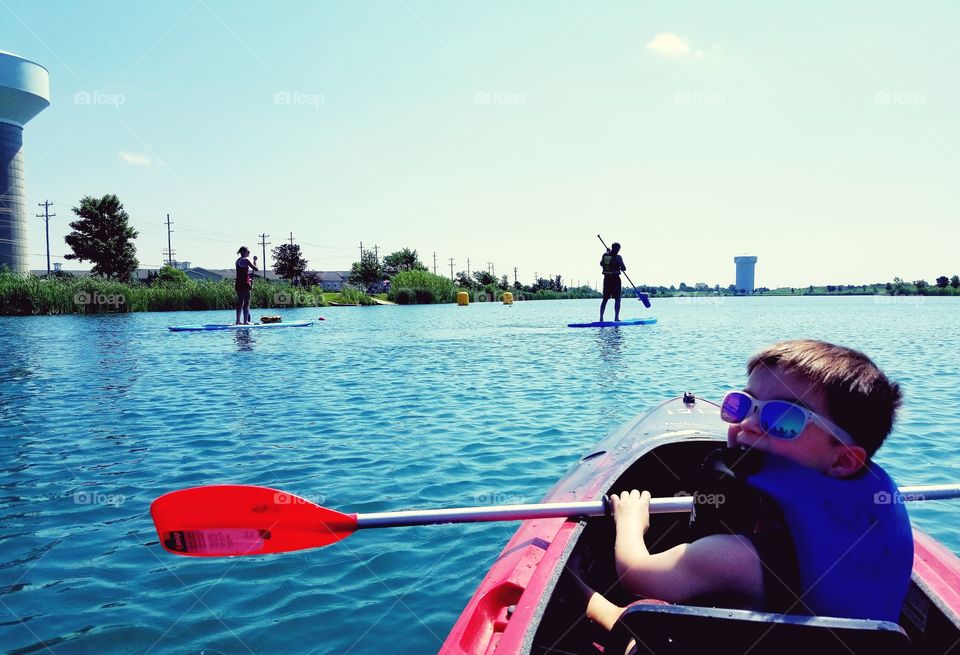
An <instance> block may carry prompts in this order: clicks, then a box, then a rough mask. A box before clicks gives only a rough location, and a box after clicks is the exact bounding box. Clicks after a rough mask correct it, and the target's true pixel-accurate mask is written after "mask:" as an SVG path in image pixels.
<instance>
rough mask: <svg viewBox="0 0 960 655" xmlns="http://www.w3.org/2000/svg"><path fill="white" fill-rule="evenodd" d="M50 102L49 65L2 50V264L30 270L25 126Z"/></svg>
mask: <svg viewBox="0 0 960 655" xmlns="http://www.w3.org/2000/svg"><path fill="white" fill-rule="evenodd" d="M49 106H50V76H49V74H48V73H47V69H46V68H44V67H43V66H41V65H40V64H36V63H34V62H32V61H28V60H26V59H24V58H22V57H18V56H17V55H14V54H11V53H9V52H4V51H2V50H0V266H4V265H6V266H8V267H9V268H10V270H12V271H14V272H17V273H26V272H28V271H29V266H28V261H27V192H26V187H25V186H24V181H23V126H24V125H26V124H27V122H28V121H29V120H30V119H31V118H33V117H34V116H36V115H37V114H39V113H40V112H41V111H43V110H44V109H46V108H47V107H49Z"/></svg>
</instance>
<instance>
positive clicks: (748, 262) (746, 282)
mask: <svg viewBox="0 0 960 655" xmlns="http://www.w3.org/2000/svg"><path fill="white" fill-rule="evenodd" d="M733 263H734V264H736V265H737V282H736V284H735V285H734V286H736V287H737V291H746V292H747V293H753V286H754V269H755V268H756V265H757V258H756V257H754V256H752V255H742V256H740V257H734V258H733Z"/></svg>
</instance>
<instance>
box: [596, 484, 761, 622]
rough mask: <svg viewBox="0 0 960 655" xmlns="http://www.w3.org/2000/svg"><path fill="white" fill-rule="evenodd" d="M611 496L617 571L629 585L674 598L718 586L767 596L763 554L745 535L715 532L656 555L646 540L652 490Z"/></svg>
mask: <svg viewBox="0 0 960 655" xmlns="http://www.w3.org/2000/svg"><path fill="white" fill-rule="evenodd" d="M611 500H612V501H613V507H614V518H615V520H616V522H617V538H616V545H615V555H616V565H617V574H618V576H619V577H620V581H621V583H622V584H623V586H624V588H626V589H627V590H628V591H630V592H632V593H635V594H639V595H643V596H648V597H651V598H659V599H660V600H665V601H667V602H671V603H682V602H685V601H688V600H690V599H693V598H696V597H698V596H703V595H707V594H712V593H717V592H723V593H725V594H733V595H738V596H744V597H746V598H750V599H753V600H756V601H760V600H761V599H762V597H763V571H762V567H761V564H760V558H759V557H758V556H757V551H756V549H754V547H753V544H752V543H750V540H749V539H747V538H746V537H743V536H737V535H710V536H708V537H704V538H703V539H698V540H697V541H695V542H693V543H690V544H680V545H678V546H675V547H673V548H671V549H670V550H667V551H664V552H662V553H657V554H655V555H651V554H650V553H649V551H648V550H647V546H646V544H645V543H644V540H643V535H644V533H645V532H646V531H647V529H648V528H649V525H650V514H649V510H650V494H649V493H648V492H646V491H645V492H643V495H642V496H641V495H640V493H639V492H637V491H634V492H632V493H630V494H626V493H624V494H621V495H620V497H619V498H618V497H616V496H613V497H611Z"/></svg>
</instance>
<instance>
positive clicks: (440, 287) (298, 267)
mask: <svg viewBox="0 0 960 655" xmlns="http://www.w3.org/2000/svg"><path fill="white" fill-rule="evenodd" d="M72 212H73V213H74V214H75V216H76V220H74V221H72V222H71V223H70V228H71V229H72V232H71V233H70V234H68V235H67V236H66V237H65V242H66V244H67V245H68V246H69V247H70V249H71V252H70V253H68V254H66V255H65V258H66V259H68V260H77V261H79V262H84V261H89V262H90V263H92V265H93V266H92V269H91V274H92V276H93V277H94V278H98V279H102V280H104V281H105V283H106V282H108V283H109V284H110V285H111V286H110V288H111V289H114V290H115V291H116V293H118V294H120V295H122V296H123V295H124V294H122V293H121V292H122V291H123V289H125V288H126V289H128V290H130V291H129V292H128V293H127V295H126V296H124V297H127V296H129V297H136V298H140V300H141V302H140V306H142V307H144V308H147V307H150V308H153V307H157V308H167V307H168V306H169V308H182V309H214V308H222V307H223V306H229V297H230V291H231V288H228V285H229V282H228V281H224V282H222V283H212V282H197V281H194V280H191V279H190V278H189V277H188V276H187V275H186V274H185V273H184V272H183V271H181V270H178V269H176V268H173V267H171V266H164V267H162V268H161V269H160V270H159V271H157V272H151V273H150V274H149V275H148V278H147V280H146V284H142V283H140V282H139V281H136V280H132V278H133V275H134V273H135V272H136V270H137V268H138V267H139V262H138V260H137V256H136V247H135V245H134V243H133V241H134V239H136V238H137V236H138V233H137V231H136V230H135V229H133V228H132V227H131V226H130V224H129V220H130V217H129V215H128V214H127V212H126V210H125V209H124V208H123V204H122V203H121V202H120V200H119V198H117V196H116V195H112V194H108V195H105V196H103V197H100V198H96V197H93V196H85V197H83V198H82V199H81V200H80V203H79V205H78V206H76V207H73V208H72ZM271 254H272V255H273V266H272V269H273V272H274V274H275V275H276V276H277V277H278V278H279V280H276V281H271V282H273V284H272V285H267V286H265V287H264V286H262V285H264V283H265V280H262V279H258V280H257V281H256V282H255V293H254V306H258V307H267V306H271V307H273V306H278V305H279V306H283V304H284V303H283V302H276V299H277V298H280V300H282V299H283V298H287V297H293V296H295V295H296V297H297V298H301V297H302V294H303V293H304V292H307V293H311V294H314V296H315V298H314V299H313V300H307V301H305V302H302V303H297V304H320V305H322V304H324V303H325V301H324V299H323V292H322V284H321V283H322V280H321V275H320V273H318V272H317V271H313V270H309V268H308V262H307V260H306V259H304V257H303V253H302V251H301V249H300V246H299V245H298V244H296V243H284V244H281V245H278V246H276V247H275V248H273V249H272V250H271ZM264 264H265V263H264ZM0 275H2V276H4V277H3V279H2V280H0V313H24V312H25V313H45V312H44V311H43V310H42V308H43V307H51V308H56V307H59V308H60V309H50V310H49V311H52V312H53V313H59V312H60V311H67V310H66V309H64V308H63V305H64V304H65V301H63V300H57V301H55V300H52V299H51V298H52V296H51V294H50V289H49V288H47V289H43V288H42V287H39V286H37V285H36V284H33V285H32V286H31V285H27V286H26V287H25V286H23V285H20V286H17V285H12V284H11V283H9V280H11V279H12V278H11V275H10V273H9V272H6V273H4V271H2V270H0ZM45 277H47V276H40V277H39V278H35V279H37V280H38V282H40V281H42V278H45ZM50 277H51V278H54V279H55V280H60V281H61V282H68V281H70V278H72V277H73V276H71V275H70V274H69V273H65V272H63V271H56V272H53V273H51V274H50ZM3 280H6V281H7V282H6V283H2V282H3ZM212 285H219V286H222V287H223V288H222V289H219V288H218V289H216V290H215V291H214V290H213V286H212ZM76 286H77V285H75V284H74V285H73V286H71V287H70V290H71V291H76V289H74V287H76ZM281 286H282V287H284V288H287V289H289V290H287V291H282V292H279V293H278V292H277V289H279V288H280V287H281ZM135 287H151V288H154V287H155V288H156V289H157V290H158V291H159V292H163V291H164V290H167V291H170V290H174V289H175V290H176V292H177V295H176V297H175V298H170V297H167V296H169V295H170V294H167V295H166V296H164V294H163V293H159V294H154V295H153V296H149V297H148V296H147V295H144V294H143V293H133V292H132V290H133V289H134V288H135ZM271 287H276V288H275V289H274V292H273V293H272V292H271V291H270V290H269V289H270V288H271ZM77 288H79V287H77ZM99 288H101V287H91V289H90V290H88V291H82V290H81V292H78V294H81V295H82V294H86V295H90V294H94V295H96V293H98V292H97V291H96V289H99ZM103 288H106V287H103ZM31 289H33V290H31ZM638 289H639V290H640V291H643V292H645V293H647V294H648V295H650V296H653V297H671V296H744V295H753V296H766V295H772V296H778V295H779V296H783V295H891V296H897V295H931V296H933V295H950V296H955V295H960V276H958V275H956V274H954V275H953V276H951V277H948V276H946V275H941V276H939V277H937V278H936V279H935V280H934V283H933V284H930V283H928V282H927V281H926V280H922V279H921V280H914V281H912V282H907V281H905V280H903V279H901V278H899V277H896V278H894V279H893V281H891V282H878V283H875V284H865V285H845V284H837V285H825V286H813V285H810V286H807V287H781V288H777V289H769V288H767V287H758V288H756V289H755V290H754V291H752V292H747V291H745V290H743V289H737V288H736V286H735V285H732V284H731V285H728V286H725V287H721V286H720V285H719V284H715V285H713V286H710V285H708V284H706V283H704V282H697V283H696V284H694V285H687V284H686V283H684V282H680V283H679V285H676V286H675V285H671V286H669V287H667V286H655V285H641V286H639V287H638ZM61 291H63V290H61ZM459 291H467V292H470V293H471V294H473V295H474V297H475V298H479V299H481V300H485V299H486V300H493V299H499V298H500V297H501V296H502V294H503V293H504V292H506V291H511V292H514V294H515V295H519V299H555V298H592V297H598V296H599V294H598V292H597V291H596V290H595V289H593V288H591V287H590V286H588V285H583V286H580V287H576V288H571V287H568V286H567V285H565V284H564V283H563V279H562V277H561V276H559V275H557V276H555V277H552V278H542V277H540V278H538V279H536V280H535V281H534V282H533V283H532V284H523V283H521V282H520V281H519V280H515V281H514V282H513V283H511V282H510V280H509V279H508V277H507V276H506V275H501V276H500V277H496V276H494V275H492V274H491V273H490V272H488V271H473V272H472V273H468V272H466V271H460V272H458V273H457V274H456V275H455V276H454V277H453V279H450V278H449V277H446V276H440V275H435V274H433V273H431V272H429V270H428V269H427V267H426V266H425V265H424V264H423V262H422V261H420V258H419V256H418V254H417V251H416V250H414V249H411V248H406V247H405V248H402V249H400V250H398V251H396V252H393V253H391V254H389V255H386V256H385V257H379V256H378V255H377V253H376V252H375V251H373V250H362V251H361V256H360V260H359V261H357V262H354V263H353V264H352V266H351V270H350V274H349V283H348V284H347V285H345V287H344V288H343V289H342V290H341V292H340V296H341V297H340V298H338V300H340V301H346V302H348V303H349V304H372V303H373V302H374V301H373V299H372V298H371V297H370V295H369V294H376V293H379V294H385V295H386V297H388V298H389V299H390V300H393V301H395V302H398V303H400V304H414V303H419V304H423V303H444V302H454V301H455V300H456V294H457V292H459ZM293 292H297V294H299V295H297V294H294V293H293ZM271 293H272V295H273V297H274V301H271V300H270V298H271ZM37 294H40V295H45V297H46V302H45V303H44V302H39V303H33V304H31V302H28V299H29V297H31V296H33V295H37ZM59 295H60V296H63V295H64V294H63V293H61V294H59ZM108 295H110V294H108ZM114 295H115V294H114ZM623 295H624V296H632V295H633V289H632V288H631V287H629V286H626V285H624V289H623ZM53 296H56V294H53ZM12 297H15V301H14V300H11V298H12ZM381 297H383V296H381ZM11 307H14V308H17V307H19V308H20V311H16V312H10V309H11ZM4 308H6V309H4ZM89 310H90V308H89V307H88V308H87V311H89ZM115 310H119V311H135V310H133V309H132V308H131V307H130V306H129V305H128V306H127V307H126V308H123V307H116V308H115ZM81 311H82V309H81Z"/></svg>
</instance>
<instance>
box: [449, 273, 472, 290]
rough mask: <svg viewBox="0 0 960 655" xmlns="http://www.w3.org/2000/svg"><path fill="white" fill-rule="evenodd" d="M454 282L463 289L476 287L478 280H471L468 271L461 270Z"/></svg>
mask: <svg viewBox="0 0 960 655" xmlns="http://www.w3.org/2000/svg"><path fill="white" fill-rule="evenodd" d="M454 284H456V285H457V286H458V287H460V288H461V289H473V288H474V287H476V286H477V283H476V281H474V280H471V279H470V278H469V277H468V276H467V273H466V271H460V272H459V273H457V277H456V279H455V280H454Z"/></svg>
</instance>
